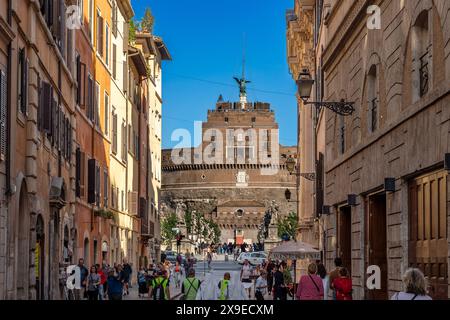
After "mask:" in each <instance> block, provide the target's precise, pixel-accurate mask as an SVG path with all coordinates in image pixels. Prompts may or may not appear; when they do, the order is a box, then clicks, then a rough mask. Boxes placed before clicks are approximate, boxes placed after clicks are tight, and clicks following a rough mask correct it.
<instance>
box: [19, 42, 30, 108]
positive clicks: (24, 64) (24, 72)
mask: <svg viewBox="0 0 450 320" xmlns="http://www.w3.org/2000/svg"><path fill="white" fill-rule="evenodd" d="M28 63H29V61H28V59H27V58H26V57H25V48H23V49H20V51H19V66H20V70H19V72H20V84H19V85H20V105H19V107H20V112H22V114H24V115H26V114H27V92H28V90H27V89H28Z"/></svg>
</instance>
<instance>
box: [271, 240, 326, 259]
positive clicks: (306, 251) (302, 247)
mask: <svg viewBox="0 0 450 320" xmlns="http://www.w3.org/2000/svg"><path fill="white" fill-rule="evenodd" d="M269 258H270V259H279V260H288V259H290V260H298V259H311V260H319V259H320V251H319V250H317V249H315V248H314V247H313V246H312V245H311V244H309V243H305V242H301V241H292V240H291V241H286V242H283V243H282V244H280V245H279V246H277V247H275V248H273V249H272V250H270V252H269Z"/></svg>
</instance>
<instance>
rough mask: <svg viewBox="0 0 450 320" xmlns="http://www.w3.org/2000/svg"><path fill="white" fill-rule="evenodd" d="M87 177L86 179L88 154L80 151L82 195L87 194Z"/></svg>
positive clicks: (82, 196)
mask: <svg viewBox="0 0 450 320" xmlns="http://www.w3.org/2000/svg"><path fill="white" fill-rule="evenodd" d="M85 179H86V154H85V153H84V152H82V151H81V152H80V197H81V198H84V196H85Z"/></svg>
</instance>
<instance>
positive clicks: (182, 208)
mask: <svg viewBox="0 0 450 320" xmlns="http://www.w3.org/2000/svg"><path fill="white" fill-rule="evenodd" d="M175 213H176V215H177V221H178V224H185V221H184V215H185V213H186V204H184V203H183V202H179V203H177V208H176V210H175Z"/></svg>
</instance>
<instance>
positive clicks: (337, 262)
mask: <svg viewBox="0 0 450 320" xmlns="http://www.w3.org/2000/svg"><path fill="white" fill-rule="evenodd" d="M334 265H335V268H334V270H333V271H331V272H330V277H329V278H330V279H329V283H330V287H329V289H331V290H333V300H336V291H335V290H334V287H333V282H334V280H335V279H337V278H339V277H340V275H339V271H340V270H341V268H342V259H341V258H339V257H336V258H335V259H334Z"/></svg>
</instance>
